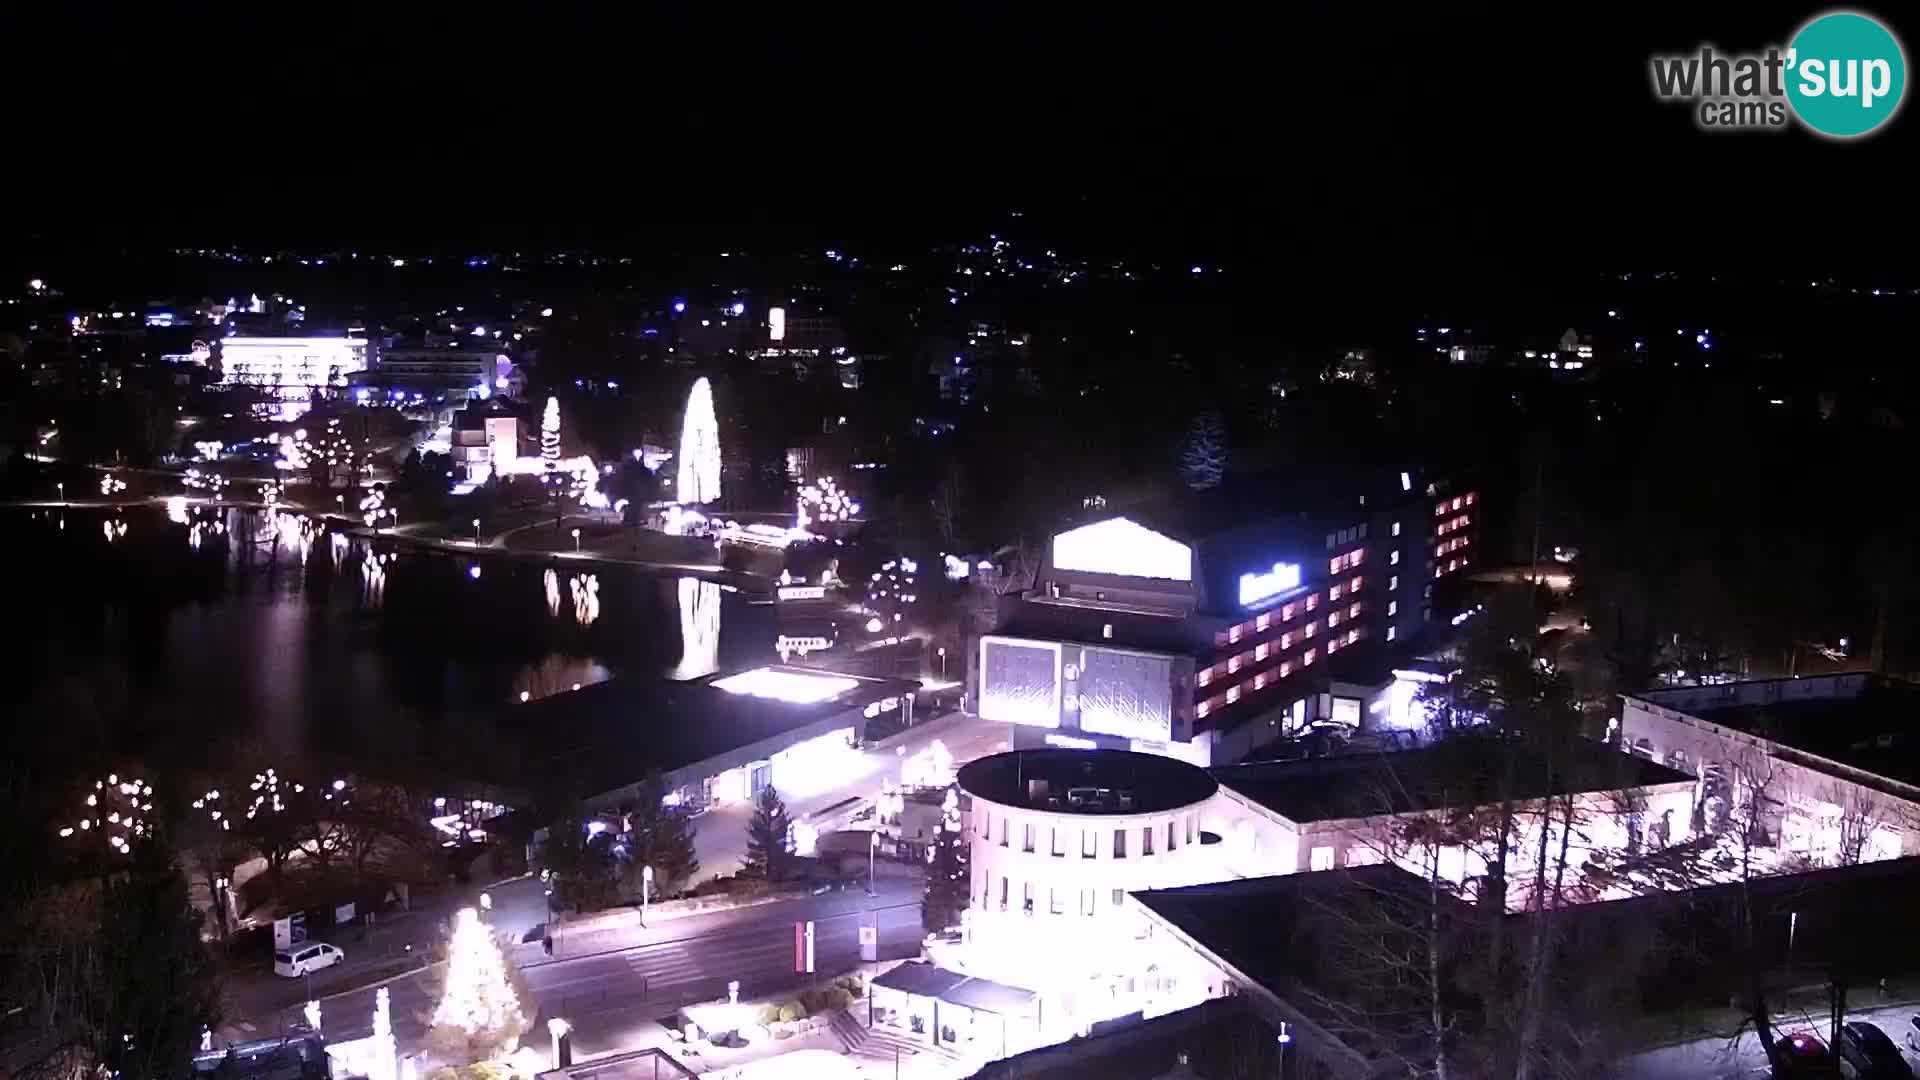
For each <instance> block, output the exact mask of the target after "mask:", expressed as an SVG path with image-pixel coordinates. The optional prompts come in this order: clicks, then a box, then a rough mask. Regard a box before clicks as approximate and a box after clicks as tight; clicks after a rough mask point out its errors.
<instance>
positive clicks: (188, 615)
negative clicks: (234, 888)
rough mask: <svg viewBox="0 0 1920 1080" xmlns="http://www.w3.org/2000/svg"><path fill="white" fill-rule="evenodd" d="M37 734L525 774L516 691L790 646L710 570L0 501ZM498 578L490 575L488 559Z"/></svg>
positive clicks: (211, 753)
mask: <svg viewBox="0 0 1920 1080" xmlns="http://www.w3.org/2000/svg"><path fill="white" fill-rule="evenodd" d="M0 549H4V550H3V551H0V554H4V562H0V566H4V567H5V571H4V573H5V575H6V577H7V579H8V581H7V585H6V590H7V596H8V599H9V600H10V601H11V603H10V608H11V612H12V615H13V618H12V620H11V622H12V624H13V629H12V633H11V634H10V636H11V637H12V638H13V639H14V640H13V642H12V644H11V646H10V649H9V652H8V654H7V655H8V657H9V662H8V665H7V666H8V667H10V668H12V673H11V674H10V675H9V676H8V677H7V678H6V680H5V686H4V689H0V708H4V709H5V710H6V711H7V713H8V715H10V716H11V717H13V718H14V720H13V728H14V732H15V735H16V737H17V738H21V739H22V740H23V742H22V746H23V748H31V746H32V744H33V743H34V742H36V741H37V740H38V739H39V738H41V737H42V736H45V737H47V738H49V739H50V740H51V741H52V743H53V744H54V746H55V747H57V748H64V749H66V750H68V751H70V752H72V753H73V754H74V755H75V756H76V757H80V758H97V759H103V760H104V759H121V760H124V759H126V758H130V757H137V758H138V759H139V760H142V761H144V762H147V763H149V764H151V765H153V766H154V767H158V768H166V767H187V768H191V767H192V766H194V765H196V764H218V763H220V762H222V761H223V760H235V759H238V758H242V757H248V756H254V757H263V756H264V757H267V758H269V759H306V760H312V761H325V762H329V763H339V764H341V765H345V766H347V767H350V768H355V769H358V770H360V771H363V772H369V773H372V772H378V771H380V769H381V768H383V767H391V768H394V769H400V768H403V767H404V768H406V769H407V770H409V771H415V770H426V771H430V772H437V773H439V774H441V775H445V776H447V777H449V778H458V777H464V776H474V777H480V778H496V779H498V778H505V777H510V776H511V775H512V772H513V768H514V765H515V763H516V762H517V761H521V760H524V759H525V757H526V756H527V754H528V751H529V749H530V748H533V747H537V746H539V745H540V740H541V737H542V735H543V734H544V733H542V732H537V731H527V730H523V729H521V727H520V726H519V725H517V724H516V723H515V722H514V712H515V710H514V709H513V708H512V707H511V706H512V705H513V704H514V703H515V702H517V701H518V700H519V698H520V695H521V694H522V693H526V694H528V695H529V696H532V697H539V696H543V695H545V694H549V693H556V692H564V691H566V690H568V689H569V688H571V686H572V685H573V684H575V683H583V684H584V683H591V682H594V681H598V680H600V679H604V678H607V677H610V676H615V675H617V676H620V677H623V678H632V679H641V680H663V679H668V678H689V677H697V676H699V675H702V674H706V673H707V672H710V671H712V670H714V669H715V668H716V666H718V667H719V668H723V669H726V668H734V667H739V666H746V665H750V664H761V663H774V662H778V659H779V658H778V656H777V655H776V653H775V649H774V642H775V638H776V635H777V633H778V628H777V626H776V622H775V618H774V613H773V611H772V609H771V608H770V607H768V606H767V605H764V604H755V603H752V602H750V597H749V596H748V595H747V594H745V593H739V592H734V591H731V590H729V589H726V588H724V587H723V586H721V585H719V584H716V583H713V582H708V581H700V580H696V579H693V578H680V577H677V576H673V575H661V574H654V573H649V572H645V571H641V570H638V569H634V568H606V567H600V568H590V567H582V566H580V565H578V564H573V565H569V564H568V561H567V560H558V561H557V562H551V563H549V562H541V561H529V560H522V559H517V558H507V557H481V558H478V559H476V558H474V557H472V556H465V555H460V554H457V553H454V554H444V553H435V552H429V551H425V550H422V549H419V548H413V547H408V546H406V545H405V544H402V543H396V542H394V541H391V540H383V539H379V538H372V539H366V538H353V537H348V536H346V535H344V534H341V533H336V532H329V531H326V530H324V529H322V528H320V527H318V526H316V525H315V524H314V523H312V522H309V521H306V520H305V519H301V518H296V517H292V516H287V517H283V518H282V519H280V524H279V527H278V528H276V527H275V526H274V523H273V519H272V518H271V516H270V515H266V514H263V513H261V512H258V511H251V510H236V509H226V510H217V511H216V510H213V509H202V510H199V511H198V512H195V511H193V510H186V511H184V512H182V511H179V510H175V511H174V512H173V513H172V514H170V513H169V510H168V509H167V508H166V507H163V506H159V505H154V506H141V507H137V508H126V509H122V510H118V511H111V510H83V509H77V508H76V509H67V510H59V509H42V510H29V509H20V510H8V511H4V512H0ZM476 567H477V568H478V575H477V576H475V573H474V571H475V568H476Z"/></svg>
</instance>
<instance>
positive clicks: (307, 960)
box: [273, 941, 347, 979]
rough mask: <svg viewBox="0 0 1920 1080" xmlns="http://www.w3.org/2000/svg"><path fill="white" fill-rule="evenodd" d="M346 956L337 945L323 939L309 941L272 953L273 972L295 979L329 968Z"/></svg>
mask: <svg viewBox="0 0 1920 1080" xmlns="http://www.w3.org/2000/svg"><path fill="white" fill-rule="evenodd" d="M346 958H347V954H346V953H343V952H341V951H340V949H339V947H338V946H335V945H329V944H327V943H326V942H324V941H314V942H309V943H307V944H305V945H295V946H294V947H293V948H291V949H283V950H281V951H279V952H276V953H274V954H273V973H274V974H275V975H281V976H284V977H286V978H289V979H297V978H299V977H300V976H302V975H310V974H312V973H314V972H316V971H322V970H324V969H326V968H330V967H332V966H333V965H335V964H337V963H339V962H340V961H342V960H345V959H346Z"/></svg>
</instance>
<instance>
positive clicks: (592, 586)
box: [548, 571, 600, 626]
mask: <svg viewBox="0 0 1920 1080" xmlns="http://www.w3.org/2000/svg"><path fill="white" fill-rule="evenodd" d="M548 573H552V571H548ZM569 585H570V586H571V587H572V589H573V621H574V622H577V623H579V624H580V625H581V626H592V625H593V623H594V620H596V619H598V618H599V617H600V576H599V575H598V574H580V575H576V576H575V577H574V578H573V580H572V581H571V582H569Z"/></svg>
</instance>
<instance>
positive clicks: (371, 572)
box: [360, 549, 387, 607]
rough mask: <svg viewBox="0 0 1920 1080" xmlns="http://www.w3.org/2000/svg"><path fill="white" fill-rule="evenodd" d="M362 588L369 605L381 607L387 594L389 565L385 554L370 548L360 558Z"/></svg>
mask: <svg viewBox="0 0 1920 1080" xmlns="http://www.w3.org/2000/svg"><path fill="white" fill-rule="evenodd" d="M360 589H361V594H362V595H363V596H365V597H366V601H367V605H368V606H369V607H379V606H380V604H381V602H382V601H383V600H385V599H386V595H387V567H386V560H385V558H384V557H383V556H380V555H375V554H374V553H373V551H372V550H371V549H369V550H368V551H367V553H366V555H365V557H363V558H362V559H361V560H360Z"/></svg>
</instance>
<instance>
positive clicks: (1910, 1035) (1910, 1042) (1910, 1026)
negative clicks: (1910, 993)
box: [1907, 1013, 1920, 1054]
mask: <svg viewBox="0 0 1920 1080" xmlns="http://www.w3.org/2000/svg"><path fill="white" fill-rule="evenodd" d="M1907 1049H1909V1050H1911V1051H1913V1052H1914V1053H1916V1054H1920V1013H1914V1014H1913V1015H1912V1016H1910V1017H1908V1018H1907Z"/></svg>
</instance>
